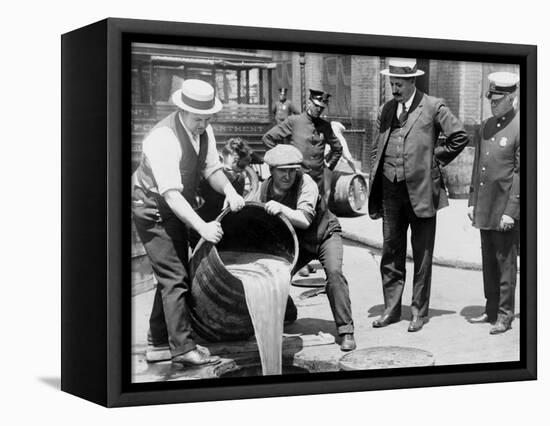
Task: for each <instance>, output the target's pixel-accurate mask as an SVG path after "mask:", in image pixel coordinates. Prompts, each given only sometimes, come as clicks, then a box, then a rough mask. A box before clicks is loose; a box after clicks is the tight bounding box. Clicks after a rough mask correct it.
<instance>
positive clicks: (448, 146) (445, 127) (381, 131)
mask: <svg viewBox="0 0 550 426" xmlns="http://www.w3.org/2000/svg"><path fill="white" fill-rule="evenodd" d="M396 111H397V101H395V100H394V99H392V100H391V101H389V102H386V103H385V104H384V105H383V106H382V107H381V109H380V111H379V114H378V119H377V124H376V133H375V139H374V143H373V146H372V150H371V167H370V185H369V188H370V192H369V214H370V216H371V218H373V219H378V218H380V217H382V176H383V175H382V172H381V171H382V168H383V164H384V152H385V149H386V145H387V142H388V139H389V136H390V133H391V123H392V119H393V117H394V116H395V114H396ZM401 131H402V135H403V138H404V147H403V160H404V169H405V181H406V185H407V189H408V192H409V198H410V201H411V205H412V208H413V210H414V213H415V214H416V216H418V217H433V216H435V214H436V212H437V210H438V209H441V208H443V207H446V206H448V205H449V201H448V199H447V194H446V190H445V185H444V183H443V179H442V177H441V170H440V166H445V165H447V164H448V163H450V162H451V161H452V160H453V159H454V158H455V157H456V156H457V155H458V154H460V152H461V151H462V150H463V149H464V147H466V145H468V142H469V138H468V135H467V134H466V131H465V130H464V127H463V125H462V123H461V122H460V121H459V120H458V119H457V118H456V117H455V116H454V115H453V114H452V113H451V111H450V110H449V108H447V106H446V105H445V104H444V102H443V100H442V99H438V98H435V97H433V96H428V95H426V94H424V93H422V92H420V91H419V90H417V91H416V94H415V97H414V99H413V102H412V104H411V107H410V108H409V116H408V118H407V122H406V123H405V125H404V126H403V128H402V129H401ZM440 133H442V134H444V135H445V136H446V139H445V141H444V142H443V143H441V144H440V145H437V141H438V137H439V134H440Z"/></svg>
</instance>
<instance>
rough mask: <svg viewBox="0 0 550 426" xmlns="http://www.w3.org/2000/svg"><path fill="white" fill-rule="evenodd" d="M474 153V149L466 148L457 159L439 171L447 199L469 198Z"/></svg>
mask: <svg viewBox="0 0 550 426" xmlns="http://www.w3.org/2000/svg"><path fill="white" fill-rule="evenodd" d="M474 153H475V148H474V147H471V146H467V147H466V148H465V149H464V151H462V152H461V153H460V154H459V156H458V157H456V158H455V159H454V160H453V161H451V162H450V163H449V164H447V165H446V166H445V167H443V168H442V169H441V173H442V174H443V181H444V182H445V187H446V188H447V193H448V195H449V198H454V199H465V198H468V197H469V195H470V182H471V179H472V167H473V164H474Z"/></svg>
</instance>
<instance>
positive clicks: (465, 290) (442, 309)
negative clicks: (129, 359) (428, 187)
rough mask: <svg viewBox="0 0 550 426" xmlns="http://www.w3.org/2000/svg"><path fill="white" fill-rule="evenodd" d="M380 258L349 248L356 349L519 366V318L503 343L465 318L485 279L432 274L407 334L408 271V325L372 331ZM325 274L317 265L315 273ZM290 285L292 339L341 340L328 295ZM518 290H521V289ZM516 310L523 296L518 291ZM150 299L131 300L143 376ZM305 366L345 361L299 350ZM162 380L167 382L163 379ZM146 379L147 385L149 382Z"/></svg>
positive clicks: (330, 349)
mask: <svg viewBox="0 0 550 426" xmlns="http://www.w3.org/2000/svg"><path fill="white" fill-rule="evenodd" d="M378 264H379V254H378V253H376V252H373V251H372V249H368V248H366V247H365V246H362V245H359V244H357V243H354V242H352V241H348V240H345V246H344V273H345V275H346V276H347V279H348V281H349V283H350V295H351V300H352V309H353V315H354V321H355V327H356V340H357V343H358V349H362V348H370V347H376V346H406V347H413V348H419V349H423V350H427V351H429V352H431V353H432V354H433V355H434V357H435V364H436V365H451V364H469V363H483V362H504V361H516V360H518V359H519V312H518V315H517V318H516V320H515V321H514V323H513V328H512V330H510V331H508V332H507V333H505V334H502V335H496V336H492V335H490V334H489V330H490V327H491V326H490V325H489V324H476V325H472V324H469V323H468V322H467V320H466V319H467V318H468V317H471V316H475V315H478V314H479V313H481V312H482V311H483V304H484V299H483V286H482V277H481V271H471V270H461V269H456V268H445V267H437V266H436V267H434V269H433V284H432V295H431V303H430V321H429V323H428V324H427V325H426V326H425V327H424V329H423V330H421V331H420V332H418V333H409V332H407V327H408V322H409V318H410V308H409V305H410V300H411V287H412V285H411V278H412V264H411V263H408V264H407V274H408V277H407V283H406V285H405V291H404V296H403V303H404V306H403V312H402V314H403V319H402V321H400V322H399V323H396V324H393V325H391V326H389V327H386V328H383V329H375V328H372V325H371V324H372V321H373V319H374V318H376V317H377V316H378V315H380V313H381V312H382V310H383V308H384V305H383V298H382V290H381V283H380V275H379V270H378ZM315 266H316V267H317V268H320V265H319V264H317V265H315ZM323 282H324V273H323V272H322V270H320V269H319V270H318V271H316V272H315V273H314V274H312V275H311V276H310V277H308V278H301V279H298V280H296V284H300V285H302V286H303V285H305V284H308V285H322V283H323ZM302 286H298V285H292V286H291V288H290V294H291V296H292V297H293V298H294V300H295V301H296V305H297V306H298V320H297V321H296V322H295V323H294V324H292V325H290V326H287V327H286V328H285V332H286V333H288V334H302V335H315V334H317V333H318V332H324V333H328V334H332V335H334V336H336V333H335V331H336V330H335V327H334V323H333V320H332V314H331V312H330V308H329V304H328V300H327V298H326V295H325V294H319V295H316V296H314V297H305V296H307V294H308V293H307V292H308V291H311V287H309V288H306V287H302ZM518 288H519V286H518ZM516 294H517V299H516V300H517V302H516V303H519V294H518V291H517V290H516ZM152 297H153V291H148V292H146V293H143V294H140V295H138V296H135V297H134V298H133V302H134V303H133V312H132V315H133V329H132V342H133V348H134V350H133V352H134V361H135V362H136V365H137V363H139V365H140V368H139V370H144V369H145V368H146V364H145V363H144V355H143V349H144V348H145V336H146V332H147V327H148V316H149V312H150V309H151V303H152ZM296 355H297V356H298V357H301V359H302V361H303V362H302V363H301V364H300V365H307V366H308V367H310V368H311V366H313V365H315V366H316V368H317V369H318V370H321V371H324V369H334V366H336V365H337V364H338V360H339V358H340V357H341V356H342V355H343V353H342V352H341V351H340V350H339V347H338V345H336V344H331V345H321V346H312V347H304V348H302V350H301V352H300V353H297V354H296ZM155 371H157V370H155V369H151V368H149V369H147V374H148V375H147V377H148V378H149V379H150V380H162V379H163V377H167V376H166V375H164V374H165V373H166V370H163V369H162V368H161V369H160V370H158V371H160V373H158V374H157V373H155ZM161 373H162V374H161ZM149 379H148V380H149Z"/></svg>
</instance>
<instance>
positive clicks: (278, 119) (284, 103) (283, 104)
mask: <svg viewBox="0 0 550 426" xmlns="http://www.w3.org/2000/svg"><path fill="white" fill-rule="evenodd" d="M286 93H287V88H286V87H281V88H280V89H279V100H278V101H277V102H276V103H275V105H274V106H273V116H274V117H275V123H276V124H279V123H282V122H283V121H285V120H286V119H287V118H288V117H290V116H291V115H294V114H300V111H299V110H298V109H297V108H296V107H295V106H294V105H293V104H292V102H290V101H289V100H288V99H287V97H286Z"/></svg>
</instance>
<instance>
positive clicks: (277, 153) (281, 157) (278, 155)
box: [264, 144, 304, 169]
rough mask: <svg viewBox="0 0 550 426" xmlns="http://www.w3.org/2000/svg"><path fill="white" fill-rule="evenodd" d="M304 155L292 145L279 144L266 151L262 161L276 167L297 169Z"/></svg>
mask: <svg viewBox="0 0 550 426" xmlns="http://www.w3.org/2000/svg"><path fill="white" fill-rule="evenodd" d="M303 160H304V157H303V156H302V153H301V152H300V151H299V150H298V149H297V148H295V147H293V146H292V145H287V144H279V145H276V146H275V147H274V148H271V149H270V150H268V151H266V153H265V156H264V162H265V163H266V164H267V165H268V166H270V167H277V168H278V169H299V168H300V167H301V164H302V161H303Z"/></svg>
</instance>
